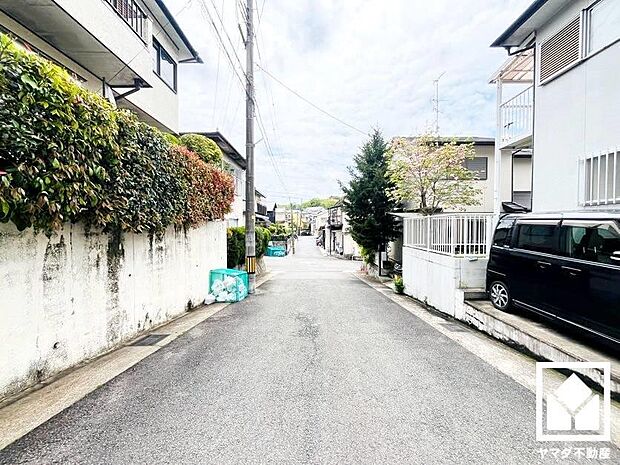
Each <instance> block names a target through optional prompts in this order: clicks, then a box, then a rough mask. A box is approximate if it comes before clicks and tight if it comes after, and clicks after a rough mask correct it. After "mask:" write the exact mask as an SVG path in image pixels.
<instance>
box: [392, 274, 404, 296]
mask: <svg viewBox="0 0 620 465" xmlns="http://www.w3.org/2000/svg"><path fill="white" fill-rule="evenodd" d="M394 289H395V290H396V293H397V294H404V292H405V283H404V282H403V277H402V276H398V275H397V276H395V277H394Z"/></svg>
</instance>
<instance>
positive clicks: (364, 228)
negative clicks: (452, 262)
mask: <svg viewBox="0 0 620 465" xmlns="http://www.w3.org/2000/svg"><path fill="white" fill-rule="evenodd" d="M386 151H387V144H386V143H385V140H384V139H383V136H382V134H381V131H379V130H378V129H375V130H374V131H373V133H372V134H371V135H370V139H369V140H368V141H367V142H366V143H365V144H364V145H363V147H362V150H361V152H360V153H358V154H357V155H356V156H355V157H354V159H353V161H354V162H355V166H354V167H350V168H349V173H350V174H351V181H350V182H349V185H348V186H342V185H341V187H342V190H343V192H344V194H345V198H344V206H343V208H344V211H345V213H346V214H347V217H348V219H349V224H350V225H351V226H350V228H351V236H352V237H353V239H354V240H355V242H357V243H358V244H359V245H360V246H361V247H363V248H364V249H366V250H367V251H375V250H378V248H379V246H380V245H382V244H385V243H387V242H389V241H391V240H393V239H395V238H396V237H397V236H398V234H399V232H400V230H399V225H398V223H397V221H396V218H395V217H394V216H393V215H390V212H393V211H394V210H395V209H396V208H397V206H398V203H397V201H396V200H395V199H393V198H392V197H390V196H389V195H388V193H389V192H390V191H391V190H393V189H394V184H393V183H392V181H390V179H388V177H387V176H386V170H387V159H386V156H385V155H386Z"/></svg>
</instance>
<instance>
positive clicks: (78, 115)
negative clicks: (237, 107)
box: [0, 34, 234, 233]
mask: <svg viewBox="0 0 620 465" xmlns="http://www.w3.org/2000/svg"><path fill="white" fill-rule="evenodd" d="M205 139H206V138H205ZM169 140H172V141H174V136H171V135H169V134H168V135H165V134H163V133H162V132H160V131H159V130H157V129H155V128H152V127H150V126H148V125H146V124H144V123H141V122H139V121H138V120H137V118H136V117H135V116H134V115H133V114H132V113H130V112H128V111H125V110H117V109H115V108H113V107H112V105H111V104H110V103H109V102H108V101H107V100H106V99H104V98H103V97H101V96H99V95H97V94H95V93H92V92H89V91H87V90H85V89H83V88H82V87H80V85H78V84H77V83H76V82H75V81H74V80H73V79H72V78H71V77H70V76H69V75H68V74H67V72H66V71H64V70H63V69H61V68H59V67H58V66H56V65H54V64H52V63H50V62H48V61H47V60H45V59H43V58H41V57H39V56H38V55H36V54H34V53H31V52H28V51H25V50H22V49H21V48H19V47H18V46H16V45H15V44H14V43H13V42H12V41H11V40H10V39H9V38H8V37H6V36H4V35H2V34H0V221H2V222H8V221H12V222H13V223H15V225H16V226H17V227H18V228H19V229H20V230H21V229H25V228H27V227H30V226H33V227H34V228H35V229H37V230H44V231H46V232H52V231H54V230H58V229H60V228H61V227H62V224H63V223H65V222H68V221H70V222H77V221H84V222H85V223H87V224H91V225H95V226H99V227H101V228H103V229H104V231H110V230H117V231H121V230H122V231H132V232H136V233H140V232H151V233H159V232H162V231H163V230H164V229H165V228H166V227H167V226H170V225H173V224H174V225H181V224H183V225H190V226H196V225H198V224H200V223H203V222H205V221H208V220H211V219H220V218H223V216H224V214H225V213H226V212H228V211H229V209H230V205H231V203H232V201H233V199H234V183H233V179H232V177H231V176H230V175H228V174H226V173H224V172H223V171H221V170H219V169H218V168H217V167H215V166H212V165H207V164H206V163H205V162H204V161H202V160H201V159H200V158H199V157H198V155H196V154H194V153H192V152H190V151H188V150H187V149H183V150H184V151H185V152H182V153H181V152H179V150H180V149H179V148H175V149H172V148H171V145H170V142H169ZM212 144H213V145H214V143H213V142H212V141H209V143H207V144H206V145H207V146H209V147H211V145H212ZM216 147H217V146H216ZM211 150H212V152H213V151H214V150H213V148H212V147H211ZM217 152H218V153H219V154H220V156H221V151H220V150H219V148H217ZM212 157H216V158H217V154H216V155H213V156H212Z"/></svg>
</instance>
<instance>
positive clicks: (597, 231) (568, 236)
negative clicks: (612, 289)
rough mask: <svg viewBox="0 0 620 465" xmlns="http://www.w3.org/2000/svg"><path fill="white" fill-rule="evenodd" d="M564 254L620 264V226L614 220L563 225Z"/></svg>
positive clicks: (592, 260) (598, 261)
mask: <svg viewBox="0 0 620 465" xmlns="http://www.w3.org/2000/svg"><path fill="white" fill-rule="evenodd" d="M560 248H561V251H562V254H563V255H566V256H568V257H573V258H578V259H580V260H588V261H591V262H597V263H607V264H612V265H620V256H618V255H616V256H617V257H618V258H617V259H614V258H612V257H613V256H614V252H618V254H620V228H619V227H618V225H617V224H616V223H615V222H613V221H610V222H604V223H598V224H568V225H562V231H561V247H560Z"/></svg>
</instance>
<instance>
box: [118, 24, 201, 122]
mask: <svg viewBox="0 0 620 465" xmlns="http://www.w3.org/2000/svg"><path fill="white" fill-rule="evenodd" d="M153 36H154V37H155V39H156V40H157V41H158V42H159V43H160V44H161V46H162V47H163V48H164V49H165V50H166V52H168V54H169V55H170V56H171V57H172V59H173V60H174V61H175V63H177V88H178V84H179V82H178V81H179V78H178V75H179V72H180V71H181V70H180V68H181V66H193V65H191V64H188V65H181V64H179V54H178V52H177V46H176V45H175V44H174V43H173V42H172V41H171V40H170V39H169V38H168V36H167V35H166V34H165V33H164V32H163V30H162V28H161V26H160V25H159V24H158V23H153ZM151 47H152V44H151V45H149V47H147V50H146V51H145V52H141V55H143V56H146V57H147V58H148V66H149V68H148V74H149V79H147V82H148V83H149V84H150V85H151V86H152V87H151V88H150V89H149V88H147V89H140V90H139V91H138V92H136V93H134V94H131V95H129V96H128V97H127V100H129V101H130V102H131V103H133V104H134V105H136V106H138V107H139V108H140V109H141V110H143V111H144V112H145V113H147V114H148V115H149V116H151V117H152V118H153V119H154V120H155V121H156V123H155V122H153V123H154V124H155V125H156V126H159V127H160V129H163V130H167V131H172V132H175V133H176V132H179V97H178V94H177V92H176V91H174V90H173V89H171V88H170V87H169V86H168V85H167V84H166V83H165V82H164V81H163V80H162V79H161V78H160V77H159V76H158V75H157V74H156V73H155V72H154V71H153V61H152V57H151ZM119 106H123V105H122V103H120V104H119ZM157 123H159V124H157Z"/></svg>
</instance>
